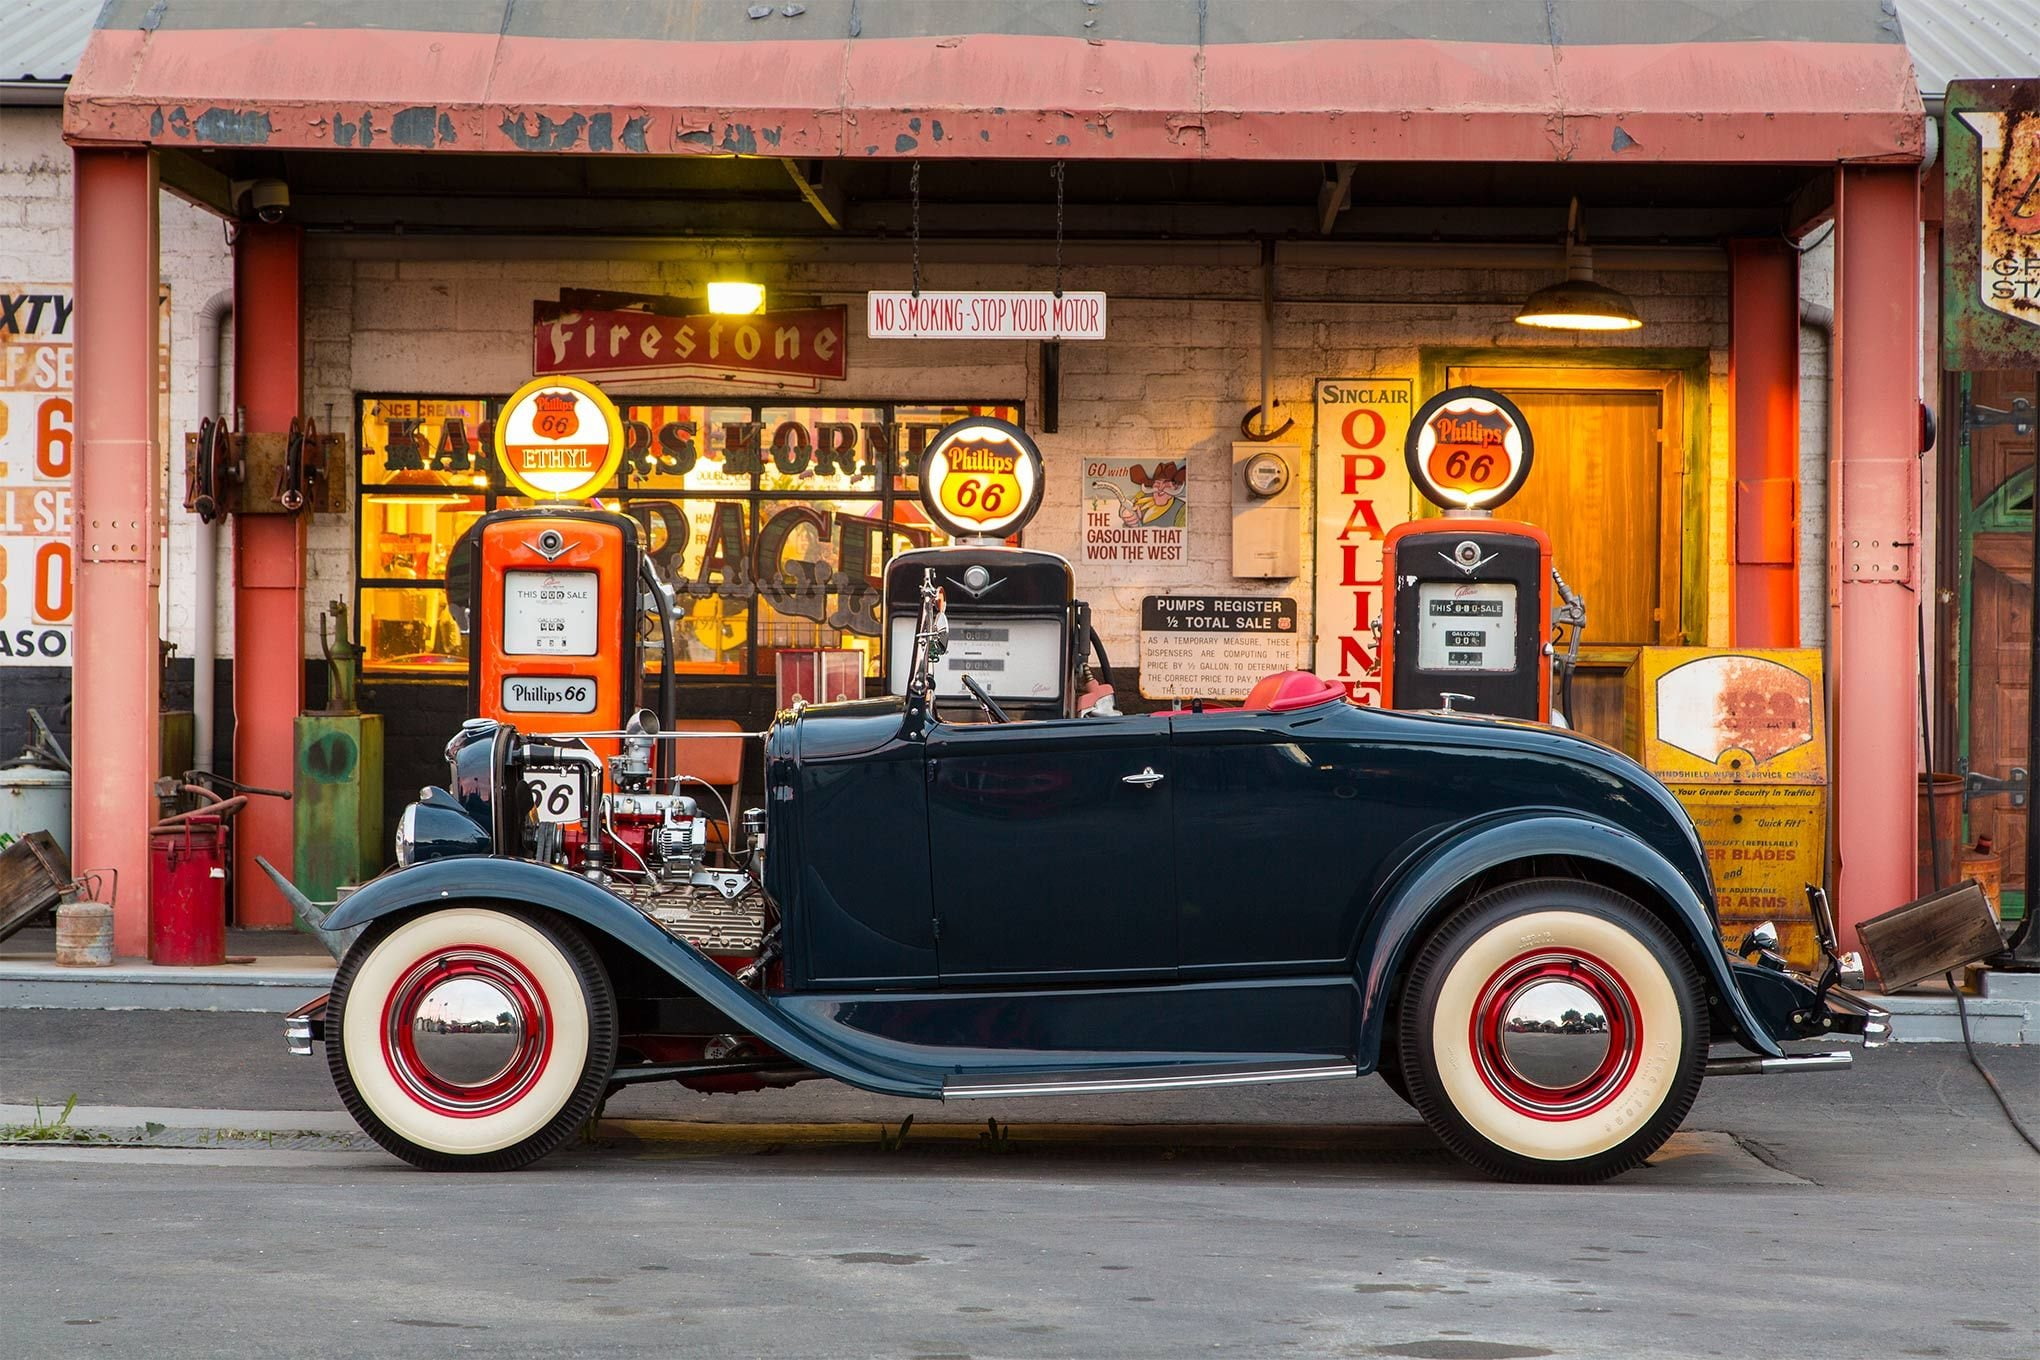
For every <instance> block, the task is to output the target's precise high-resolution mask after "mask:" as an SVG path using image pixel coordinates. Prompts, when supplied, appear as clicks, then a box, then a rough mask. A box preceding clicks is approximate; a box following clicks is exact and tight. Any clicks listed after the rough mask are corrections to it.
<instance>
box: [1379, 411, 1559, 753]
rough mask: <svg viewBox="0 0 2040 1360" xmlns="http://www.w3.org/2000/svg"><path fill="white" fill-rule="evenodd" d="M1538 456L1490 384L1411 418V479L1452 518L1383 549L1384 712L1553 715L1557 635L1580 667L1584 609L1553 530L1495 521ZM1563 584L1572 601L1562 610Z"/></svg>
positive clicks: (1397, 533)
mask: <svg viewBox="0 0 2040 1360" xmlns="http://www.w3.org/2000/svg"><path fill="white" fill-rule="evenodd" d="M1533 453H1534V446H1533V443H1532V440H1531V436H1530V427H1529V424H1528V422H1527V421H1525V420H1524V418H1523V413H1522V412H1521V411H1520V410H1518V409H1517V407H1516V405H1515V403H1514V402H1511V401H1510V400H1509V399H1508V398H1507V397H1505V396H1503V395H1502V394H1501V393H1499V392H1493V391H1489V390H1488V389H1486V388H1480V387H1454V388H1449V389H1447V390H1446V391H1443V392H1440V393H1439V394H1438V395H1437V396H1435V397H1432V398H1431V399H1430V400H1429V401H1427V402H1425V403H1424V404H1423V406H1421V407H1420V408H1418V410H1417V413H1416V415H1415V416H1413V417H1412V418H1411V421H1410V431H1409V435H1408V437H1407V439H1406V440H1405V443H1404V446H1403V456H1404V459H1405V461H1406V462H1407V464H1408V466H1409V470H1410V477H1411V478H1412V480H1413V481H1414V482H1415V483H1416V485H1417V487H1418V489H1419V490H1421V491H1422V492H1423V493H1424V496H1425V497H1426V499H1428V500H1429V501H1430V502H1431V503H1432V504H1433V505H1436V506H1438V507H1439V508H1440V509H1442V510H1444V512H1445V515H1444V518H1442V519H1421V520H1411V521H1410V522H1409V523H1407V524H1399V525H1397V526H1396V527H1395V528H1393V529H1391V530H1389V532H1388V536H1387V538H1386V539H1385V540H1384V541H1383V544H1382V579H1383V580H1384V581H1385V582H1387V583H1388V590H1389V601H1388V607H1387V609H1386V611H1385V613H1386V616H1387V626H1386V627H1385V628H1384V629H1383V631H1382V638H1381V675H1382V685H1381V693H1382V704H1383V705H1384V706H1385V707H1388V708H1410V709H1447V710H1453V711H1458V712H1466V713H1485V714H1491V715H1493V716H1496V717H1510V718H1530V719H1534V720H1536V721H1538V722H1551V721H1552V720H1553V719H1552V702H1551V700H1552V666H1551V663H1550V661H1549V660H1548V658H1550V657H1551V655H1552V644H1551V643H1550V641H1548V639H1547V628H1548V626H1550V622H1563V623H1569V624H1571V626H1572V630H1573V632H1572V645H1571V652H1570V654H1569V656H1568V658H1567V661H1568V663H1569V662H1570V660H1571V658H1572V657H1574V656H1577V653H1578V648H1579V635H1580V630H1581V629H1582V628H1583V627H1584V624H1585V606H1584V605H1583V604H1581V603H1580V602H1579V598H1578V597H1577V596H1576V595H1573V594H1572V592H1571V591H1570V590H1566V589H1565V587H1564V584H1563V582H1561V581H1559V579H1558V576H1557V573H1556V572H1554V571H1553V570H1552V564H1551V538H1550V536H1549V535H1548V534H1546V533H1545V532H1544V531H1543V530H1542V529H1540V528H1538V527H1537V526H1536V525H1534V524H1524V523H1520V522H1515V521H1510V520H1499V519H1496V518H1494V510H1495V507H1496V506H1499V505H1501V504H1503V503H1505V502H1506V501H1508V499H1509V498H1510V497H1512V496H1514V495H1515V494H1516V492H1518V491H1519V490H1521V489H1522V486H1523V483H1524V482H1525V481H1526V480H1527V479H1528V478H1529V475H1530V466H1531V460H1532V456H1533ZM1555 585H1556V586H1557V587H1558V589H1559V590H1560V591H1562V592H1563V594H1564V597H1565V605H1564V608H1563V609H1561V610H1559V611H1557V612H1556V613H1554V609H1553V587H1554V586H1555ZM1548 621H1549V622H1548ZM1563 688H1564V687H1563V686H1562V689H1563ZM1560 721H1563V719H1561V720H1560Z"/></svg>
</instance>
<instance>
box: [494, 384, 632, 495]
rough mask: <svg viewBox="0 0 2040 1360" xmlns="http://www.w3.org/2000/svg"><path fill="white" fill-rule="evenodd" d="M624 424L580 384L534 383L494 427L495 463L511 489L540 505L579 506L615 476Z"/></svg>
mask: <svg viewBox="0 0 2040 1360" xmlns="http://www.w3.org/2000/svg"><path fill="white" fill-rule="evenodd" d="M622 460H623V420H622V417H620V416H619V415H618V414H617V412H616V405H615V403H613V402H611V401H610V400H609V398H608V397H606V396H604V395H603V394H602V391H601V389H600V388H598V387H596V386H595V385H594V384H593V383H591V382H586V381H584V380H582V379H580V378H568V377H550V378H534V379H533V380H532V381H530V382H528V383H526V384H524V386H522V387H520V388H518V389H517V391H516V392H515V393H514V394H513V395H512V396H511V398H510V402H509V405H508V406H506V407H505V408H504V410H503V414H502V416H501V417H499V418H498V419H497V421H496V462H497V464H498V465H499V466H500V467H501V468H502V469H503V475H504V476H505V477H507V478H509V479H510V484H511V485H512V486H514V487H516V488H517V489H518V490H519V491H522V492H523V493H524V494H525V495H527V496H531V497H533V498H534V499H536V500H542V501H554V500H559V501H581V500H586V499H588V498H589V497H590V496H593V495H596V494H597V493H599V492H600V491H601V490H602V489H603V488H604V487H606V486H608V485H609V482H610V479H611V478H613V477H615V476H616V468H617V464H618V463H620V462H621V461H622Z"/></svg>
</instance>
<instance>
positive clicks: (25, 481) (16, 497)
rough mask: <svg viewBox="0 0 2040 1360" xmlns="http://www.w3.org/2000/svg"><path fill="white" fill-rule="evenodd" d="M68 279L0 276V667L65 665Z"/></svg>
mask: <svg viewBox="0 0 2040 1360" xmlns="http://www.w3.org/2000/svg"><path fill="white" fill-rule="evenodd" d="M76 330H77V317H76V314H75V312H74V311H73V308H72V301H71V286H70V285H69V284H35V283H11V282H0V666H68V665H70V664H71V613H72V608H73V605H74V601H75V595H74V586H73V581H74V575H73V572H72V568H71V464H72V453H73V450H74V448H75V447H76V442H77V436H76V433H75V431H76V427H77V406H76V402H75V399H74V396H73V390H72V383H73V373H72V359H71V340H72V337H73V335H74V334H75V333H76Z"/></svg>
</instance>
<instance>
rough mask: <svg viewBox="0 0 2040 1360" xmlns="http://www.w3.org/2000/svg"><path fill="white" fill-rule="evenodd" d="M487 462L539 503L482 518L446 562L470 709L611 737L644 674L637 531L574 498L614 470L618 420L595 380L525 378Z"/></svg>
mask: <svg viewBox="0 0 2040 1360" xmlns="http://www.w3.org/2000/svg"><path fill="white" fill-rule="evenodd" d="M495 454H496V460H497V462H498V464H499V465H500V466H501V467H502V469H503V474H504V476H505V477H506V478H508V479H509V481H510V483H511V484H512V485H513V486H515V487H516V488H517V489H518V490H519V491H522V492H524V493H525V494H526V495H528V496H531V497H532V498H534V499H535V500H537V501H539V502H540V504H538V505H536V506H534V507H532V508H530V509H511V510H497V511H494V512H492V513H490V514H487V515H484V516H482V518H481V519H480V520H478V521H477V522H476V523H475V525H474V527H473V528H472V529H470V530H469V531H468V533H467V534H466V535H464V536H463V541H462V544H461V546H460V548H459V549H457V550H456V551H457V555H458V556H459V557H460V558H461V561H460V562H458V563H454V562H449V563H448V566H447V594H448V598H449V600H450V601H451V602H452V603H453V604H454V605H455V606H456V615H457V616H458V615H459V614H460V613H462V612H465V613H466V614H467V616H468V627H467V632H468V691H469V693H468V698H469V711H470V712H471V713H473V714H474V715H476V716H477V717H484V718H497V719H500V720H502V721H504V722H508V723H511V724H513V725H515V726H516V727H517V728H518V730H520V731H523V732H530V733H552V732H576V731H579V732H585V731H591V730H602V731H617V730H619V729H621V728H622V727H623V725H624V721H625V719H626V718H628V717H629V715H630V714H631V713H633V712H635V711H636V708H637V702H638V685H639V681H640V677H641V676H642V673H643V662H642V658H641V656H640V653H639V646H638V619H639V617H640V613H641V611H642V609H643V601H644V598H645V597H644V594H643V592H642V590H641V589H640V581H641V579H642V577H641V573H642V572H643V570H644V568H643V566H642V555H641V553H640V552H639V550H638V529H637V523H636V521H634V520H632V519H630V518H628V517H626V516H624V515H619V514H616V513H614V512H612V511H609V510H602V509H597V508H593V507H590V506H587V505H584V504H580V503H579V502H583V501H586V500H587V499H588V498H589V497H591V496H594V495H597V494H599V493H600V492H601V491H602V490H603V489H604V488H605V487H607V486H608V485H609V480H610V478H611V477H613V476H614V475H615V473H616V468H617V465H618V463H619V462H620V461H621V459H622V456H623V424H622V420H621V419H620V417H619V416H618V415H617V411H616V407H615V405H614V404H613V403H611V402H610V400H609V398H608V397H606V396H604V395H603V393H602V391H601V390H600V389H599V388H597V387H595V386H594V385H593V384H592V383H587V382H584V381H582V380H581V379H578V378H540V379H536V380H534V381H532V382H529V383H526V384H525V385H524V386H523V387H521V388H519V389H518V390H517V392H516V393H515V394H513V395H512V396H511V398H510V400H509V402H508V403H507V404H506V405H505V407H504V409H503V414H502V415H501V416H500V417H499V418H498V420H497V422H496V432H495ZM462 596H464V597H465V598H460V597H462ZM463 607H464V610H463ZM668 707H669V708H670V705H668ZM596 745H597V749H598V751H599V753H600V754H603V755H609V754H614V751H615V743H614V742H606V743H597V744H596ZM604 748H606V749H604Z"/></svg>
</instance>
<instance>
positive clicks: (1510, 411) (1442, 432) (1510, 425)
mask: <svg viewBox="0 0 2040 1360" xmlns="http://www.w3.org/2000/svg"><path fill="white" fill-rule="evenodd" d="M1531 452H1532V444H1531V439H1530V424H1529V422H1528V421H1526V420H1525V419H1524V418H1523V413H1522V412H1521V411H1519V410H1517V409H1516V403H1514V402H1512V401H1510V400H1509V399H1508V398H1507V397H1505V396H1503V395H1502V394H1501V393H1499V392H1495V391H1491V390H1489V389H1488V388H1485V387H1448V388H1446V389H1445V390H1444V391H1443V392H1440V393H1439V394H1438V395H1437V396H1435V397H1432V398H1431V399H1430V400H1429V401H1427V402H1425V403H1424V404H1423V405H1422V406H1420V407H1418V408H1417V413H1416V415H1414V416H1412V417H1411V418H1410V428H1409V433H1408V434H1407V435H1406V436H1404V439H1403V459H1404V461H1405V462H1406V463H1407V464H1408V465H1409V470H1410V477H1411V478H1412V479H1413V480H1414V481H1415V482H1416V484H1417V489H1418V490H1419V491H1422V492H1423V493H1424V495H1425V496H1426V497H1427V498H1429V500H1430V501H1431V503H1432V504H1433V505H1437V506H1439V507H1441V508H1443V509H1446V510H1492V509H1494V508H1495V507H1496V506H1498V505H1500V504H1502V503H1503V502H1505V501H1507V500H1508V499H1509V497H1511V496H1513V495H1515V494H1516V493H1517V492H1518V491H1521V490H1522V489H1523V483H1524V481H1525V480H1526V479H1527V478H1528V477H1529V476H1530V458H1531Z"/></svg>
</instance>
